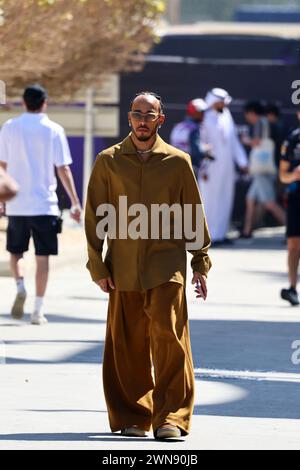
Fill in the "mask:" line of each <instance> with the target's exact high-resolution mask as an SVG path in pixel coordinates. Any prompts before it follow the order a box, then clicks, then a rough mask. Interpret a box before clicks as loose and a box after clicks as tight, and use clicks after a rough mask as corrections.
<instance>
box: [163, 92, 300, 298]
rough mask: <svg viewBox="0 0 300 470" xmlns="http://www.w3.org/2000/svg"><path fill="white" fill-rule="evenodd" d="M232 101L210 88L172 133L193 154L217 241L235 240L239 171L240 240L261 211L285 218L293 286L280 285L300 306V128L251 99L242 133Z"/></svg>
mask: <svg viewBox="0 0 300 470" xmlns="http://www.w3.org/2000/svg"><path fill="white" fill-rule="evenodd" d="M231 101H232V98H231V96H230V95H229V93H228V92H227V91H226V90H224V89H222V88H213V89H211V90H209V91H208V93H207V95H206V97H205V99H204V100H203V99H201V98H195V99H193V100H192V101H190V102H189V103H188V105H187V110H186V116H185V119H184V120H183V121H182V122H180V123H178V124H176V125H175V126H174V128H173V130H172V132H171V135H170V142H171V144H172V145H174V146H175V147H177V148H180V149H182V150H184V151H185V152H187V153H189V154H190V155H191V158H192V162H193V168H194V172H195V176H196V178H197V180H198V184H199V188H200V191H201V194H202V198H203V202H204V207H205V211H206V217H207V221H208V227H209V230H210V235H211V239H212V245H213V246H220V245H228V244H232V243H233V242H234V239H233V238H228V237H227V233H228V231H229V228H230V222H231V216H232V209H233V202H234V197H235V188H236V185H235V183H236V174H237V172H239V173H240V174H244V175H248V178H249V187H248V190H247V194H246V197H245V214H244V221H243V226H242V229H241V230H240V233H239V237H238V238H239V240H242V241H243V242H244V241H247V242H251V241H252V239H253V230H254V228H255V222H256V220H257V217H256V216H257V212H258V210H260V211H261V210H266V211H268V212H269V213H271V214H272V216H273V218H274V219H275V220H276V221H277V223H278V224H279V225H285V224H286V223H287V232H286V234H287V243H288V252H289V255H288V266H289V278H290V287H289V289H282V291H281V297H282V298H283V299H285V300H288V301H289V302H290V303H291V304H292V305H298V304H299V298H298V294H297V290H296V285H297V271H298V265H299V258H300V198H299V195H300V189H299V188H300V181H299V171H300V145H299V144H298V135H299V129H297V130H295V131H294V132H293V133H291V132H290V130H289V129H288V128H287V126H286V125H285V123H284V121H283V119H282V117H281V114H280V109H279V108H278V106H276V105H275V104H271V103H270V104H268V105H266V106H263V104H262V103H261V102H259V101H250V102H248V103H246V104H245V106H244V117H245V122H246V123H247V132H246V133H244V134H242V135H239V134H238V129H237V126H236V125H235V123H234V120H233V117H232V115H231V112H230V109H229V105H230V103H231ZM298 118H299V119H300V111H299V109H298ZM285 206H287V210H286V207H285Z"/></svg>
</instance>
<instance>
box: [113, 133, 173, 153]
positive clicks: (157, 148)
mask: <svg viewBox="0 0 300 470" xmlns="http://www.w3.org/2000/svg"><path fill="white" fill-rule="evenodd" d="M120 150H121V153H123V154H126V155H137V150H136V147H135V145H134V143H133V142H132V139H131V133H130V134H129V135H128V136H127V137H126V138H125V139H124V140H123V142H122V143H121V149H120ZM168 153H169V152H168V150H167V145H166V143H165V142H164V140H163V139H162V138H161V137H160V136H159V135H158V136H157V138H156V141H155V144H154V146H153V147H152V150H151V154H156V155H162V154H163V155H168Z"/></svg>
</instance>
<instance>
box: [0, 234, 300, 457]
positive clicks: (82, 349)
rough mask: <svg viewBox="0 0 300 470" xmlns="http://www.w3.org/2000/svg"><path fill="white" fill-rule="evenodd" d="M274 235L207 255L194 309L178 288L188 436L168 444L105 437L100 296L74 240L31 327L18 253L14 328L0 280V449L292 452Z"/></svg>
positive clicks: (280, 270) (299, 373)
mask: <svg viewBox="0 0 300 470" xmlns="http://www.w3.org/2000/svg"><path fill="white" fill-rule="evenodd" d="M279 232H280V231H279ZM276 233H277V232H276ZM276 233H275V234H274V233H273V232H272V233H268V231H262V232H259V234H258V238H257V239H256V241H255V243H254V245H253V246H251V247H243V246H236V247H235V248H228V249H213V250H211V256H212V260H213V263H214V267H213V270H212V271H211V275H210V279H209V299H208V301H207V302H206V303H205V304H204V303H203V302H198V301H197V302H196V300H194V299H193V292H192V289H191V287H190V285H189V286H188V298H189V312H190V327H191V335H192V348H193V354H194V363H195V375H196V384H197V392H196V406H195V411H194V417H193V426H192V433H191V435H190V436H189V437H188V438H187V439H185V440H183V439H182V440H179V441H178V442H172V443H160V442H156V441H154V440H153V439H152V436H151V435H150V437H148V438H147V439H132V438H121V437H120V436H119V435H117V434H114V435H113V434H111V433H110V431H109V427H108V422H107V414H106V409H105V402H104V398H103V394H102V385H101V354H102V349H103V338H104V333H105V318H106V310H107V297H106V295H105V294H104V293H101V291H99V290H98V288H97V287H96V286H95V285H93V284H92V283H91V281H90V278H89V275H88V272H87V271H86V269H85V267H84V264H85V244H84V239H83V236H82V232H81V230H78V229H77V230H76V229H70V228H68V229H67V230H66V232H65V234H64V235H63V237H62V243H61V244H62V245H63V248H64V253H63V254H62V255H61V257H60V259H59V260H55V261H54V260H53V262H52V266H53V270H52V273H51V279H50V285H49V291H48V298H47V302H46V305H45V310H46V312H47V315H48V318H49V320H50V323H49V324H48V325H46V326H42V327H37V326H31V325H30V324H29V322H28V320H29V313H30V309H31V307H32V304H33V294H34V290H33V277H32V266H33V265H32V255H31V254H29V255H28V256H27V258H28V264H29V280H28V282H27V287H28V290H29V294H30V295H29V298H28V302H27V305H26V312H27V315H26V317H25V320H24V321H22V322H15V321H13V320H12V319H11V318H10V316H9V310H10V306H11V302H12V299H13V296H14V289H15V288H14V283H13V281H12V280H11V279H10V278H9V277H0V285H1V296H0V332H1V333H0V335H1V339H2V344H1V345H0V358H1V357H2V362H4V360H5V364H4V363H3V364H2V365H0V378H1V379H0V380H1V388H0V395H1V400H0V415H1V420H0V449H112V450H113V449H147V450H148V449H149V450H150V449H161V450H162V449H170V448H171V449H176V450H177V449H199V450H200V449H255V448H256V449H279V448H285V449H288V448H289V449H291V448H294V449H295V448H297V449H300V440H299V435H300V400H299V396H300V364H299V365H297V364H293V362H292V360H291V356H292V354H293V352H294V353H295V351H294V350H293V349H292V343H293V341H295V340H299V341H300V326H299V325H300V322H299V321H300V308H297V307H296V308H290V307H288V306H287V305H285V304H284V303H283V302H282V301H281V300H280V299H279V295H278V292H279V290H280V288H281V287H282V286H284V285H286V274H285V269H286V268H285V264H286V262H285V258H286V254H285V246H284V245H283V243H282V235H280V233H279V234H276ZM1 256H2V261H3V260H5V256H4V254H3V252H2V255H0V258H1ZM2 268H3V264H2ZM189 277H190V276H189ZM296 356H297V355H296ZM298 357H300V354H299V355H298ZM0 360H1V359H0Z"/></svg>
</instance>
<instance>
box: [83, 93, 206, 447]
mask: <svg viewBox="0 0 300 470" xmlns="http://www.w3.org/2000/svg"><path fill="white" fill-rule="evenodd" d="M128 120H129V125H130V127H131V129H132V132H131V133H130V134H129V135H128V136H127V137H126V138H125V139H124V140H123V141H122V142H121V143H119V144H117V145H114V146H113V147H111V148H109V149H107V150H104V151H102V152H101V153H100V154H99V155H98V156H97V159H96V161H95V164H94V168H93V171H92V175H91V178H90V183H89V188H88V195H87V204H86V219H85V228H86V236H87V243H88V258H89V259H88V264H87V267H88V269H89V271H90V274H91V277H92V279H93V281H94V282H96V283H97V284H98V285H99V287H100V288H101V289H102V290H103V291H104V292H108V293H109V306H108V319H107V331H106V340H105V350H104V358H103V383H104V392H105V398H106V403H107V407H108V415H109V422H110V427H111V430H112V431H113V432H115V431H121V433H122V435H125V436H140V437H142V436H145V435H146V432H147V431H149V430H150V428H151V427H152V429H153V432H154V436H155V437H156V438H157V439H165V438H172V437H180V436H181V435H187V434H188V433H189V431H190V424H191V416H192V412H193V404H194V369H193V360H192V354H191V346H190V337H189V328H188V318H187V301H186V293H185V284H186V249H187V248H186V238H187V237H186V234H185V235H184V236H181V237H180V238H176V237H174V236H173V237H172V236H171V237H169V238H167V237H165V236H164V235H162V232H161V231H160V232H159V236H153V234H152V231H151V234H150V236H149V237H147V236H145V234H144V233H142V235H141V236H139V237H134V236H130V235H129V236H128V233H127V234H126V236H124V234H123V235H122V236H120V235H119V236H118V237H116V238H113V237H109V235H108V237H107V239H108V250H107V253H106V256H105V259H104V260H103V258H102V248H103V239H104V237H103V236H102V237H101V236H100V237H99V224H101V221H102V222H103V220H104V219H103V217H104V213H103V212H101V211H99V206H101V205H102V204H104V205H105V204H110V205H112V206H113V207H115V208H116V213H117V214H118V216H119V217H121V218H122V217H123V220H124V217H125V220H126V221H127V222H128V223H129V224H130V223H132V215H133V212H134V211H133V212H132V210H133V208H135V207H136V205H137V204H139V205H140V204H141V205H143V207H144V208H145V209H147V210H148V213H150V212H151V209H152V208H153V207H154V206H155V205H163V204H164V205H167V206H168V207H170V206H172V205H173V204H175V205H176V204H177V205H178V206H179V207H180V208H184V206H185V205H190V207H192V219H193V221H194V220H195V218H196V217H197V216H198V215H199V214H200V213H201V220H202V225H201V230H200V229H197V230H198V232H200V231H201V233H202V242H201V245H200V246H198V247H197V248H195V249H189V250H188V251H190V252H191V253H192V255H193V257H192V261H191V266H192V269H193V279H192V283H193V284H195V293H196V297H198V298H200V297H202V298H203V299H206V296H207V288H206V276H207V273H208V271H209V269H210V267H211V262H210V259H209V257H208V255H207V250H208V248H209V245H210V236H209V233H208V229H207V225H206V220H205V216H204V211H203V206H202V201H201V197H200V194H199V190H198V185H197V182H196V179H195V176H194V172H193V168H192V165H191V158H190V156H189V155H188V154H186V153H184V152H182V151H181V150H178V149H176V148H175V147H172V146H170V145H168V144H167V143H166V142H164V141H163V140H162V139H161V138H160V137H159V135H158V129H159V128H160V127H161V126H162V124H163V123H164V120H165V116H164V114H163V105H162V102H161V99H160V97H159V96H157V95H156V94H154V93H151V92H141V93H139V94H137V95H136V97H135V98H134V99H133V101H132V103H131V109H130V111H129V113H128ZM120 197H123V198H124V197H126V198H127V199H126V201H127V204H128V207H129V206H130V209H129V211H128V213H126V214H124V205H123V202H120ZM97 214H98V215H97ZM119 220H120V219H119ZM147 220H148V219H147ZM177 221H178V220H177ZM176 223H177V222H176V221H175V218H173V219H171V223H170V227H171V229H172V230H171V232H172V234H173V235H174V233H173V232H174V230H175V229H176V227H175V226H176ZM120 225H121V223H120ZM193 227H194V225H193ZM108 233H109V230H108V232H107V234H108ZM197 235H198V234H197ZM152 366H153V371H154V374H153V375H152Z"/></svg>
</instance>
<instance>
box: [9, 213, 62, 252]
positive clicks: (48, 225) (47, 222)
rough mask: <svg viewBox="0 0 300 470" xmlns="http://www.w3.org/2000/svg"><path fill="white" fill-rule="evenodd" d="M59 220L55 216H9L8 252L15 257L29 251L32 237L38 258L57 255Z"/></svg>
mask: <svg viewBox="0 0 300 470" xmlns="http://www.w3.org/2000/svg"><path fill="white" fill-rule="evenodd" d="M57 220H58V218H57V217H56V216H53V215H37V216H9V217H8V228H7V242H6V249H7V251H9V252H10V253H12V254H14V255H18V254H21V253H24V252H25V251H28V247H29V240H30V237H32V238H33V242H34V247H35V254H36V255H37V256H49V255H57V253H58V243H57Z"/></svg>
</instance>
